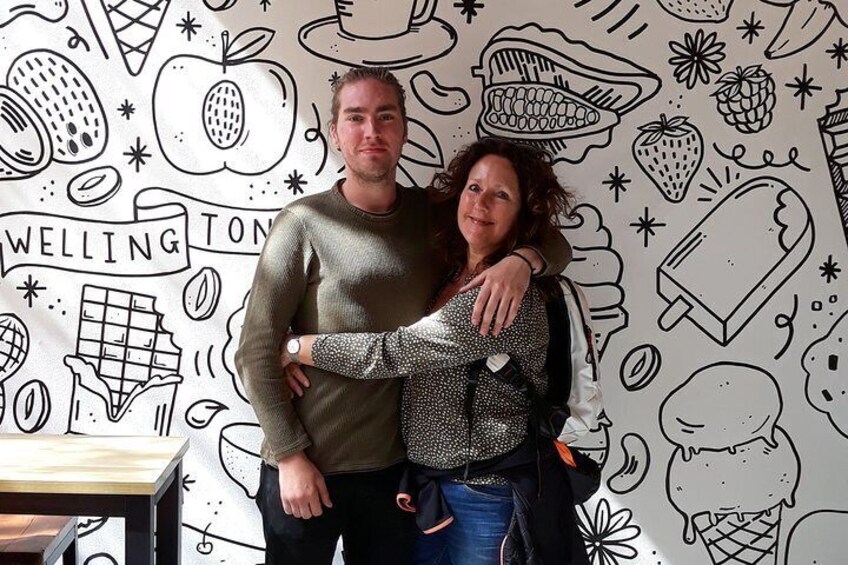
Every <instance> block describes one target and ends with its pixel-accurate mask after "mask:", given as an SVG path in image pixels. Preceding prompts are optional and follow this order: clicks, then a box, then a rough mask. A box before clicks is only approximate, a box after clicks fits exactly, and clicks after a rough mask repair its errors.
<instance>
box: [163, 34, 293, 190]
mask: <svg viewBox="0 0 848 565" xmlns="http://www.w3.org/2000/svg"><path fill="white" fill-rule="evenodd" d="M221 35H222V43H223V46H222V55H221V58H220V60H217V61H216V60H213V59H206V58H203V57H198V56H196V55H177V56H174V57H171V58H170V59H168V60H167V61H166V62H165V64H164V65H162V68H161V69H160V70H159V74H158V75H157V77H156V84H155V85H154V87H153V124H154V127H155V128H156V140H157V142H158V143H159V147H160V149H161V150H162V154H163V155H165V158H166V159H167V160H168V162H169V163H170V164H171V165H173V166H174V167H175V168H176V169H178V170H179V171H182V172H184V173H187V174H192V175H206V174H211V173H217V172H219V171H223V170H224V169H227V170H229V171H232V172H234V173H239V174H242V175H259V174H262V173H265V172H267V171H269V170H271V169H272V168H274V167H275V166H276V165H277V164H278V163H279V162H280V161H282V160H283V158H284V157H285V156H286V154H287V153H288V150H289V146H290V145H291V141H292V137H293V136H294V127H295V117H296V116H297V112H296V111H297V90H296V89H295V83H294V79H293V78H292V76H291V73H289V71H288V70H287V69H286V68H285V67H283V66H282V65H280V64H278V63H275V62H273V61H266V60H263V59H256V58H255V57H256V56H257V55H259V54H260V53H261V52H262V51H264V50H265V48H266V47H268V45H269V44H270V43H271V40H272V39H273V38H274V32H273V31H272V30H270V29H267V28H251V29H248V30H246V31H244V32H242V33H240V34H239V35H237V36H236V37H235V39H233V40H232V42H231V41H230V38H229V33H228V32H226V31H225V32H223V33H222V34H221ZM257 76H264V77H265V78H266V79H267V80H265V81H257V78H256V77H257Z"/></svg>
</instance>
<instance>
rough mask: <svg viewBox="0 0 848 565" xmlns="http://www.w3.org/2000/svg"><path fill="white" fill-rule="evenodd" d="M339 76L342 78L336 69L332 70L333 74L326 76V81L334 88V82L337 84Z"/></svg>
mask: <svg viewBox="0 0 848 565" xmlns="http://www.w3.org/2000/svg"><path fill="white" fill-rule="evenodd" d="M341 78H342V77H340V76H339V73H337V72H336V71H333V74H332V75H330V78H328V79H327V82H329V83H330V86H332V87H333V88H335V87H336V84H338V82H339V79H341Z"/></svg>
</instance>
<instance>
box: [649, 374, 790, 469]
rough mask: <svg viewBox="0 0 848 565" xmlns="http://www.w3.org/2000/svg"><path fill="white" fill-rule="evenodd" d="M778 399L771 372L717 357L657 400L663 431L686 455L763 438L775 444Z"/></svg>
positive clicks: (779, 404)
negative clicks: (662, 399) (659, 404)
mask: <svg viewBox="0 0 848 565" xmlns="http://www.w3.org/2000/svg"><path fill="white" fill-rule="evenodd" d="M782 408H783V402H782V401H781V398H780V390H779V389H778V388H777V383H776V382H775V381H774V378H773V377H772V376H771V375H769V374H768V373H767V372H765V371H763V370H762V369H759V368H757V367H752V366H750V365H744V364H738V363H718V364H715V365H710V366H707V367H704V368H703V369H699V370H698V371H696V372H695V373H694V374H693V375H692V376H691V377H690V378H689V379H688V380H687V381H686V382H685V383H683V384H682V385H681V386H679V387H678V388H676V389H675V390H674V391H672V392H671V394H670V395H669V396H668V398H666V399H665V400H664V401H663V403H662V405H661V406H660V425H661V427H662V432H663V434H664V435H665V437H666V438H667V439H668V440H669V441H670V442H672V443H676V444H677V445H679V446H680V447H681V448H682V457H683V459H684V460H686V461H689V460H690V459H691V457H692V455H693V454H694V455H697V454H698V453H699V452H700V451H701V450H702V449H708V450H717V449H727V450H728V451H730V453H734V452H735V451H736V448H737V447H738V446H740V445H743V444H746V443H749V442H752V441H754V440H756V439H758V438H761V439H763V440H764V441H765V442H766V444H767V445H769V446H771V447H776V445H777V444H776V443H775V439H774V425H775V422H776V421H777V419H778V418H779V417H780V412H781V410H782Z"/></svg>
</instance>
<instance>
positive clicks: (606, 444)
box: [569, 412, 612, 469]
mask: <svg viewBox="0 0 848 565" xmlns="http://www.w3.org/2000/svg"><path fill="white" fill-rule="evenodd" d="M611 427H612V421H611V420H610V419H609V418H608V417H607V414H606V412H601V415H600V416H599V417H598V427H596V428H594V429H591V430H589V433H588V434H586V435H585V436H583V437H581V438H580V439H578V440H577V441H575V442H573V443H570V444H569V445H571V446H574V447H576V448H578V449H579V450H580V452H581V453H584V454H586V455H588V456H589V457H591V458H592V459H594V460H595V462H596V463H597V464H598V465H600V466H601V468H602V469H603V467H604V465H606V462H607V458H608V457H609V450H610V435H609V429H610V428H611Z"/></svg>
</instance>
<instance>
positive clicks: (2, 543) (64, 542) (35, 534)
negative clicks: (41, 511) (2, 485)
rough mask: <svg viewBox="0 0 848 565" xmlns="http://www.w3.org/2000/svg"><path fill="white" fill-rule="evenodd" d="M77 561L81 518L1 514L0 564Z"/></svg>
mask: <svg viewBox="0 0 848 565" xmlns="http://www.w3.org/2000/svg"><path fill="white" fill-rule="evenodd" d="M59 557H61V558H62V564H63V565H77V519H76V517H68V516H33V515H29V514H0V564H2V565H52V564H53V563H57V562H58V561H59Z"/></svg>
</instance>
